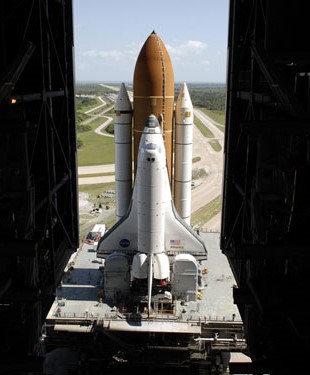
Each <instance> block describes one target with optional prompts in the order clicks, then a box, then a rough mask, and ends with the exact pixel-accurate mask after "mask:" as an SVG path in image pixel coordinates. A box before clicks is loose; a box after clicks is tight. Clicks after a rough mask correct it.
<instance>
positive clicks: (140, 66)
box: [133, 32, 174, 180]
mask: <svg viewBox="0 0 310 375" xmlns="http://www.w3.org/2000/svg"><path fill="white" fill-rule="evenodd" d="M133 92H134V104H133V106H134V116H133V118H134V120H133V121H134V161H135V171H136V161H137V155H138V148H139V143H140V138H141V133H142V131H143V128H144V125H145V123H146V121H147V118H148V116H149V115H151V114H154V115H155V116H156V117H157V118H158V117H159V116H162V117H163V122H162V127H163V136H164V140H165V147H166V155H167V166H168V173H169V177H170V180H171V174H172V139H173V134H172V130H173V127H172V124H173V110H174V73H173V68H172V63H171V60H170V56H169V54H168V51H167V49H166V46H165V44H164V43H163V41H162V40H161V38H160V37H159V36H158V35H157V34H156V33H155V32H152V33H151V34H150V36H149V37H148V38H147V40H146V41H145V43H144V45H143V47H142V49H141V51H140V53H139V56H138V59H137V62H136V66H135V71H134V79H133Z"/></svg>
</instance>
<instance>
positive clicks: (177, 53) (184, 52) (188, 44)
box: [166, 40, 208, 60]
mask: <svg viewBox="0 0 310 375" xmlns="http://www.w3.org/2000/svg"><path fill="white" fill-rule="evenodd" d="M166 47H167V50H168V52H169V54H170V56H171V58H172V59H175V60H178V59H180V58H181V57H182V58H184V57H190V56H192V55H193V54H195V55H201V54H202V53H203V52H204V51H205V50H206V49H207V47H208V45H207V43H204V42H201V41H199V40H187V41H185V42H183V43H181V44H179V45H178V46H171V45H169V44H168V45H166Z"/></svg>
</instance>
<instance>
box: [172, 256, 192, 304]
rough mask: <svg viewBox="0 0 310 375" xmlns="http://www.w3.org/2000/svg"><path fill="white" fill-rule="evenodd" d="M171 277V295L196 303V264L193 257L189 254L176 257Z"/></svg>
mask: <svg viewBox="0 0 310 375" xmlns="http://www.w3.org/2000/svg"><path fill="white" fill-rule="evenodd" d="M172 275H173V276H172V294H173V295H175V296H176V297H177V298H182V299H183V300H184V301H196V299H197V291H198V263H197V261H196V259H195V258H194V256H193V255H191V254H178V255H176V257H175V260H174V264H173V274H172Z"/></svg>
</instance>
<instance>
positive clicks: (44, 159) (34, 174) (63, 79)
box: [0, 0, 79, 372]
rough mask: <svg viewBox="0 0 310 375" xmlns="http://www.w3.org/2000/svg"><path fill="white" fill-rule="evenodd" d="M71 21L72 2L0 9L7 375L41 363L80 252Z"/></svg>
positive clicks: (0, 321)
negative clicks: (42, 344)
mask: <svg viewBox="0 0 310 375" xmlns="http://www.w3.org/2000/svg"><path fill="white" fill-rule="evenodd" d="M72 17H73V12H72V2H71V1H70V0H68V1H67V0H63V1H58V0H42V1H37V0H34V1H28V0H27V1H26V0H24V1H23V0H20V1H1V3H0V21H1V31H0V35H1V38H0V49H1V54H0V236H1V237H0V280H1V283H0V332H1V348H0V356H1V364H2V365H1V367H0V372H1V369H2V370H3V369H5V368H6V362H8V363H9V366H10V369H14V366H23V358H25V362H27V361H28V362H29V358H31V355H33V354H36V350H38V348H36V345H35V344H36V343H37V342H38V340H39V337H40V336H41V334H42V332H41V330H42V325H43V322H44V319H45V316H46V314H47V312H48V309H49V308H50V306H51V303H52V302H53V300H54V295H55V288H56V287H57V285H58V284H59V282H60V280H61V277H62V274H63V269H64V267H65V265H66V263H67V261H68V259H69V257H70V255H71V254H72V252H73V251H75V250H76V248H77V247H78V238H79V233H78V196H77V164H76V127H75V103H74V100H75V98H74V63H73V20H72ZM17 357H18V361H12V360H11V358H17Z"/></svg>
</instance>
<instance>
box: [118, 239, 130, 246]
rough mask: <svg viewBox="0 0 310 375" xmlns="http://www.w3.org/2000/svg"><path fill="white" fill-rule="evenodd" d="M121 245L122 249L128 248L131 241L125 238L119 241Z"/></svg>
mask: <svg viewBox="0 0 310 375" xmlns="http://www.w3.org/2000/svg"><path fill="white" fill-rule="evenodd" d="M119 244H120V246H122V247H128V246H129V245H130V241H129V240H127V238H123V239H122V240H120V241H119Z"/></svg>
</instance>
